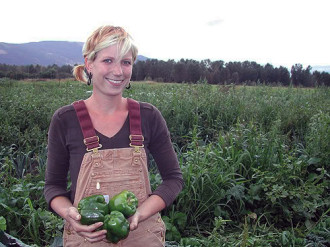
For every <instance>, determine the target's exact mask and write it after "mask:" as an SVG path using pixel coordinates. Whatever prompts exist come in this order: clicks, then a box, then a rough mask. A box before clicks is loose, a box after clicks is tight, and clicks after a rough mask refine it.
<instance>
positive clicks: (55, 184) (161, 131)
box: [44, 102, 183, 206]
mask: <svg viewBox="0 0 330 247" xmlns="http://www.w3.org/2000/svg"><path fill="white" fill-rule="evenodd" d="M140 107H141V125H142V133H143V136H144V146H145V149H146V153H147V156H148V155H149V154H151V155H152V157H153V158H154V160H155V162H156V164H157V167H158V170H159V173H160V175H161V177H162V180H163V181H162V183H161V184H160V185H159V186H158V188H157V189H156V190H155V191H153V194H154V195H158V196H160V197H161V198H162V199H163V200H164V201H165V204H166V206H169V205H170V204H171V203H172V202H173V201H174V199H175V198H176V196H177V195H178V193H179V192H180V191H181V189H182V186H183V178H182V173H181V170H180V167H179V163H178V159H177V156H176V153H175V152H174V149H173V146H172V142H171V140H170V133H169V131H168V128H167V126H166V122H165V120H164V118H163V117H162V115H161V113H160V112H159V110H158V109H157V108H156V107H154V106H152V105H151V104H148V103H143V102H140ZM96 134H97V135H98V136H99V138H100V143H101V144H102V149H112V148H126V147H129V134H130V133H129V118H128V117H127V119H126V121H125V123H124V125H123V126H122V128H121V129H120V131H119V132H118V133H117V134H116V135H115V136H113V137H111V138H109V137H107V136H104V135H102V134H101V133H99V132H97V131H96ZM83 139H84V138H83V134H82V131H81V128H80V125H79V122H78V118H77V115H76V113H75V110H74V108H73V106H72V105H67V106H64V107H62V108H60V109H58V110H57V111H56V112H55V113H54V115H53V118H52V121H51V124H50V127H49V132H48V160H47V169H46V181H45V189H44V195H45V198H46V201H47V203H48V205H50V202H51V200H52V199H53V198H54V197H56V196H67V197H68V198H69V199H70V200H71V202H73V201H74V195H75V191H76V184H77V178H78V174H79V170H80V165H81V162H82V159H83V156H84V154H85V153H86V146H85V145H84V143H83ZM68 174H69V175H70V180H71V185H70V186H69V188H68Z"/></svg>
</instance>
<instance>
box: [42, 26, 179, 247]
mask: <svg viewBox="0 0 330 247" xmlns="http://www.w3.org/2000/svg"><path fill="white" fill-rule="evenodd" d="M137 54H138V50H137V47H136V46H135V44H134V42H133V40H132V38H131V36H130V35H129V34H128V33H127V32H126V31H125V30H124V29H123V28H121V27H114V26H102V27H100V28H98V29H97V30H95V31H94V32H93V33H92V34H91V36H90V37H89V38H88V39H87V41H86V43H85V44H84V47H83V57H84V61H85V64H84V65H79V66H76V67H75V68H74V75H75V77H76V79H78V80H80V81H83V82H85V83H87V84H91V85H92V86H93V93H92V95H91V96H90V97H89V98H87V99H84V100H80V101H78V102H75V103H74V104H71V105H67V106H63V107H61V108H60V109H58V110H57V111H56V112H55V113H54V115H53V118H52V121H51V124H50V128H49V137H48V162H47V171H46V181H45V191H44V194H45V198H46V200H47V202H48V204H49V208H50V209H51V210H52V211H54V212H55V213H57V214H58V215H60V216H61V217H62V218H63V219H64V220H65V228H64V234H63V242H64V243H63V244H64V246H90V245H93V246H135V247H138V246H148V247H151V246H164V243H165V225H164V223H163V221H162V220H161V217H160V214H159V212H160V211H161V210H163V209H164V208H165V207H167V206H169V205H170V204H171V203H172V202H173V201H174V199H175V198H176V196H177V195H178V193H179V192H180V191H181V189H182V186H183V179H182V173H181V170H180V168H179V164H178V159H177V156H176V154H175V152H174V149H173V146H172V143H171V140H170V134H169V131H168V128H167V126H166V122H165V120H164V118H163V117H162V115H161V113H160V112H159V110H158V109H157V108H156V107H154V106H153V105H151V104H149V103H145V102H137V101H135V100H133V99H128V98H124V97H123V91H124V90H126V88H129V87H130V79H131V75H132V68H133V64H134V62H135V60H136V57H137ZM86 126H87V127H86ZM149 155H152V156H153V158H154V160H155V161H156V163H157V167H158V170H159V172H160V175H161V176H162V180H163V181H162V183H161V184H160V185H159V187H158V188H157V189H156V190H155V191H151V188H150V182H149V178H148V156H149ZM68 174H69V175H70V180H71V185H70V188H69V190H67V185H68V181H67V178H68ZM122 190H129V191H132V192H133V193H134V194H135V195H136V196H137V198H138V200H139V205H138V208H137V211H136V213H135V214H134V215H133V216H131V217H130V218H129V222H130V230H131V231H130V233H129V235H128V237H127V238H126V239H124V240H121V241H119V242H118V243H117V244H116V245H115V244H111V243H109V242H107V241H106V230H97V229H98V228H99V227H101V226H102V222H98V223H95V224H93V225H89V226H86V225H82V224H80V218H81V216H80V214H79V213H78V210H77V204H78V202H79V201H80V200H81V199H82V198H84V197H87V196H90V195H93V194H102V195H106V196H109V197H110V198H111V197H112V196H113V195H115V194H117V193H119V192H120V191H122Z"/></svg>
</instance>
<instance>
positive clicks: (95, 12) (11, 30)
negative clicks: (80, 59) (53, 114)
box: [0, 0, 330, 68]
mask: <svg viewBox="0 0 330 247" xmlns="http://www.w3.org/2000/svg"><path fill="white" fill-rule="evenodd" d="M329 7H330V1H329V0H198V1H195V0H116V1H113V0H88V1H87V0H56V1H54V0H29V1H26V0H2V2H1V7H0V42H6V43H18V44H19V43H27V42H36V41H45V40H47V41H48V40H57V41H79V42H85V40H86V39H87V37H88V36H89V35H90V33H91V32H92V31H93V30H95V29H96V28H97V27H99V26H100V25H106V24H112V25H116V26H122V27H124V28H125V29H126V30H127V31H128V32H129V33H130V34H131V35H132V36H133V38H134V40H135V42H136V43H137V46H138V48H139V54H140V55H143V56H146V57H148V58H156V59H159V60H165V61H167V60H168V59H174V60H176V61H177V60H179V59H181V58H184V59H194V60H199V61H200V60H203V59H210V60H212V61H215V60H222V61H224V62H234V61H241V62H243V61H254V62H257V63H259V64H262V65H264V64H266V63H270V64H272V65H274V66H276V67H278V66H285V67H288V68H291V66H292V65H294V64H296V63H300V64H302V65H303V66H304V67H307V66H308V65H311V66H312V67H313V66H326V65H329V66H330V32H329V30H330V14H329V9H330V8H329Z"/></svg>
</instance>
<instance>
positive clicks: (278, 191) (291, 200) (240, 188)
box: [0, 80, 330, 246]
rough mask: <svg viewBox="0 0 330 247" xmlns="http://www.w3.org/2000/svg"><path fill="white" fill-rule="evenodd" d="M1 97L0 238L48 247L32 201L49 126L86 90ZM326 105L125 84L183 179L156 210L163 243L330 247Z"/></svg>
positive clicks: (23, 87)
mask: <svg viewBox="0 0 330 247" xmlns="http://www.w3.org/2000/svg"><path fill="white" fill-rule="evenodd" d="M0 88H1V90H0V99H1V101H0V116H1V117H0V173H1V174H0V175H1V177H3V178H4V179H2V181H1V186H0V189H1V196H0V216H1V215H2V216H6V215H8V216H6V222H7V230H6V231H7V232H8V233H10V234H12V235H14V236H19V237H20V238H21V239H22V240H24V241H25V242H27V243H29V244H33V243H34V244H36V245H37V246H45V245H49V244H50V243H51V241H52V239H53V238H54V237H55V236H59V235H60V232H61V230H62V226H63V223H62V220H61V219H59V218H57V217H56V216H54V215H52V214H51V213H50V212H48V211H47V210H46V208H47V206H46V204H45V201H44V199H43V197H42V188H43V180H44V169H45V163H46V158H47V157H46V151H47V149H46V139H47V130H48V126H49V122H50V119H51V116H52V114H53V112H54V111H55V110H56V109H57V108H59V107H60V106H62V105H65V104H70V103H72V102H73V101H75V100H78V99H84V98H87V97H88V96H89V95H90V93H91V87H88V86H86V85H83V84H80V83H78V82H74V81H65V82H58V81H55V82H51V81H47V82H31V81H30V82H17V81H9V80H1V81H0ZM329 96H330V91H329V89H328V88H314V89H304V88H293V87H289V88H284V87H283V88H282V87H276V88H274V87H268V86H264V85H259V86H255V87H250V86H240V87H236V86H233V85H227V86H216V85H208V84H205V83H203V82H202V83H200V84H194V85H192V84H174V83H171V84H161V83H153V82H136V83H132V88H131V89H130V90H127V91H125V97H132V98H134V99H136V100H140V101H146V102H150V103H151V104H153V105H155V106H156V107H157V108H158V109H159V110H160V111H161V112H162V114H163V116H164V118H165V119H166V121H167V125H168V128H169V130H170V132H171V137H172V140H173V143H174V147H175V149H176V151H177V154H178V158H179V161H180V166H181V169H182V171H183V176H184V181H185V187H184V189H183V191H182V192H181V193H180V195H179V196H178V198H177V199H176V201H175V202H174V204H173V205H172V206H171V207H169V208H168V209H166V210H164V211H163V218H164V220H165V221H166V223H167V229H168V230H167V240H169V241H175V245H176V246H189V245H190V246H306V245H307V244H310V245H309V246H313V245H312V244H316V243H321V244H324V246H327V244H328V245H329V243H330V239H329V232H328V230H327V229H329V228H330V222H329V205H330V198H329V193H328V192H329V189H328V188H329V187H330V186H329V185H330V184H329V160H330V146H329V141H328V140H329V139H330V130H329V126H330V108H329V105H330V97H329ZM1 150H2V151H1ZM154 171H155V169H154V166H152V169H151V171H150V177H151V184H152V187H153V188H155V187H156V186H157V184H159V183H160V182H161V179H160V176H159V175H158V174H157V173H155V172H154ZM187 205H189V207H187ZM18 225H24V226H25V227H24V228H23V229H22V230H21V231H18V230H17V229H19V228H18ZM315 246H316V245H315ZM320 246H322V245H320Z"/></svg>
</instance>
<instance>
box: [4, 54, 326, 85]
mask: <svg viewBox="0 0 330 247" xmlns="http://www.w3.org/2000/svg"><path fill="white" fill-rule="evenodd" d="M72 69H73V66H71V65H63V66H58V65H55V64H54V65H49V66H40V65H7V64H0V78H1V77H8V78H11V79H15V80H22V79H59V80H60V79H64V78H71V77H72ZM132 80H133V81H143V80H152V81H158V82H176V83H183V82H185V83H198V82H200V81H204V80H206V81H207V82H208V83H210V84H220V85H224V84H237V85H239V84H247V85H253V84H255V83H265V84H276V85H278V84H280V85H283V86H288V85H294V86H304V87H313V86H317V85H325V86H330V74H329V73H327V72H319V71H314V72H312V67H311V66H307V67H306V68H304V67H303V66H302V65H301V64H295V65H293V66H292V67H291V70H290V71H289V70H288V69H287V68H286V67H283V66H280V67H274V66H273V65H271V64H269V63H268V64H266V65H260V64H258V63H256V62H250V61H244V62H228V63H225V62H224V61H222V60H217V61H211V60H209V59H205V60H202V61H196V60H192V59H181V60H179V61H174V60H168V61H163V60H157V59H148V60H145V61H142V60H139V61H137V62H136V63H135V64H134V66H133V74H132Z"/></svg>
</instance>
